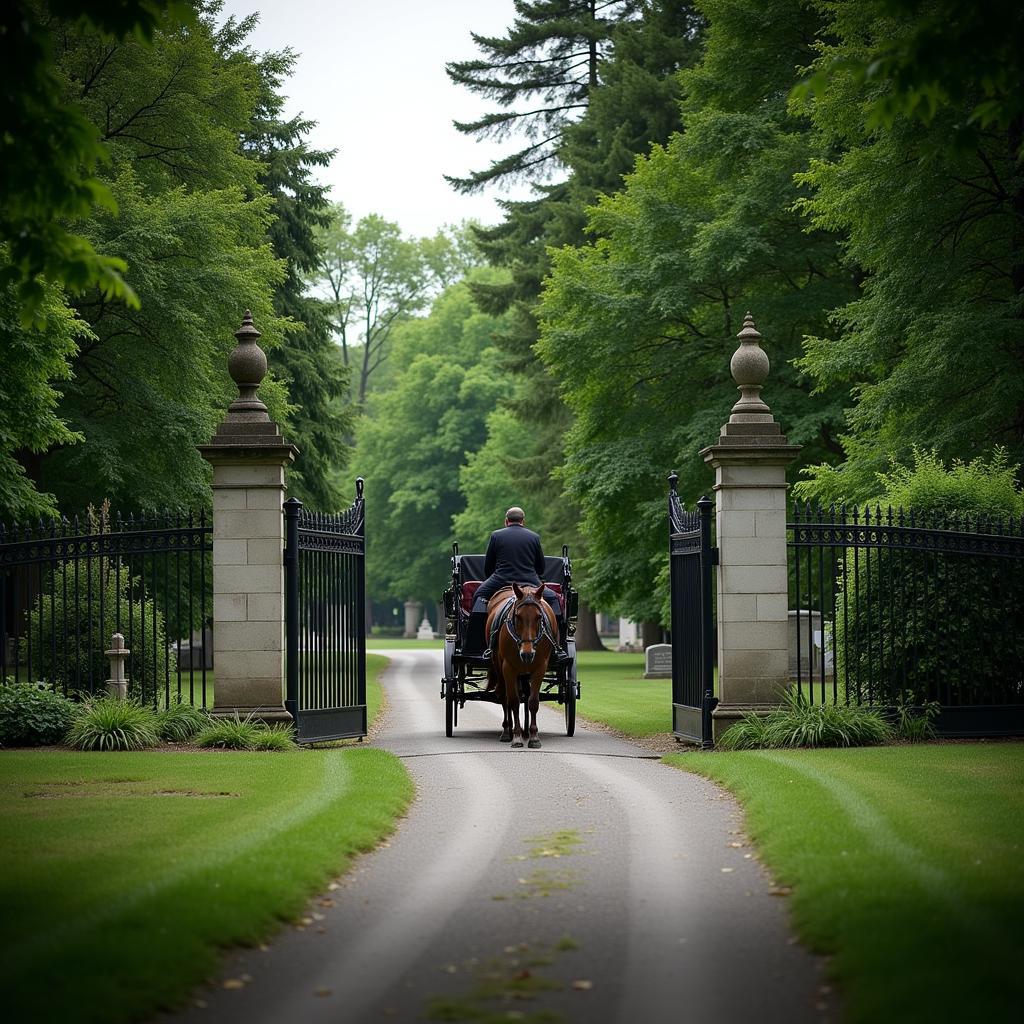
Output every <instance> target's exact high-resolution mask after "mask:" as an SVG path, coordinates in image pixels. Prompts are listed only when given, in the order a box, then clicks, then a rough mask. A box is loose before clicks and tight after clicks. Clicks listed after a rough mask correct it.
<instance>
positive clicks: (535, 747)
mask: <svg viewBox="0 0 1024 1024" xmlns="http://www.w3.org/2000/svg"><path fill="white" fill-rule="evenodd" d="M526 745H527V746H528V747H529V748H530V749H531V750H539V749H540V740H530V742H529V743H527V744H526Z"/></svg>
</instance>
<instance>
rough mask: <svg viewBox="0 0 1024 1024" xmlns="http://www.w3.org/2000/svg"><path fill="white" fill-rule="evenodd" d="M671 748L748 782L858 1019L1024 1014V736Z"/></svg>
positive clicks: (745, 798) (758, 829) (682, 763)
mask: <svg viewBox="0 0 1024 1024" xmlns="http://www.w3.org/2000/svg"><path fill="white" fill-rule="evenodd" d="M665 760H666V761H667V762H668V763H669V764H673V765H676V766H677V767H680V768H684V769H688V770H690V771H695V772H698V773H699V774H701V775H705V776H707V777H708V778H711V779H714V780H716V781H718V782H721V783H722V784H723V785H725V786H726V787H728V788H729V789H730V790H732V791H733V792H734V793H735V794H736V795H737V796H738V797H739V799H740V800H741V802H742V803H743V806H744V808H745V810H746V816H747V826H748V830H749V833H750V835H751V836H752V837H753V838H754V839H755V840H756V841H757V844H758V847H759V849H760V851H761V854H762V857H763V860H764V861H765V862H766V863H767V864H768V866H769V867H770V869H771V871H772V872H773V875H774V877H775V878H776V880H777V882H778V883H779V884H781V885H787V886H792V888H793V892H792V896H791V897H790V906H791V909H792V917H793V921H794V924H795V926H796V928H797V931H798V932H799V934H800V936H801V938H802V939H803V940H804V941H805V942H807V943H808V944H809V945H810V946H811V947H812V948H813V949H815V950H817V951H819V952H822V953H828V954H830V955H831V956H832V958H833V959H832V961H831V971H832V972H833V974H834V977H835V978H836V980H837V981H838V982H839V984H840V988H841V991H842V996H843V1002H844V1003H845V1006H846V1009H847V1016H846V1019H847V1020H848V1021H849V1022H852V1024H857V1022H869V1021H870V1022H873V1024H885V1022H890V1021H892V1022H899V1024H906V1022H914V1021H921V1022H929V1024H934V1022H943V1021H985V1022H995V1021H1011V1020H1019V1019H1020V1017H1019V1014H1020V1007H1021V1005H1022V1002H1024V972H1022V971H1021V963H1022V962H1024V744H1021V743H992V744H982V743H963V744H923V745H917V746H899V747H894V746H890V747H873V748H859V749H852V750H792V751H748V752H736V753H725V752H718V753H714V754H696V753H690V754H683V755H671V756H669V757H667V758H666V759H665Z"/></svg>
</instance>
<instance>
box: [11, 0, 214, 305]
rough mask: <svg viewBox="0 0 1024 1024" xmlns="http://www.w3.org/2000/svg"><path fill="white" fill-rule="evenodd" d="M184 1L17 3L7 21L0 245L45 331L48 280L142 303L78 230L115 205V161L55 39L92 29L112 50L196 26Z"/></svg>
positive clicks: (114, 261) (23, 300) (111, 261)
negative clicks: (104, 176) (74, 90)
mask: <svg viewBox="0 0 1024 1024" xmlns="http://www.w3.org/2000/svg"><path fill="white" fill-rule="evenodd" d="M193 18H194V13H193V10H192V7H191V4H189V3H187V2H183V0H172V2H167V0H163V2H162V0H121V2H119V3H116V4H111V3H101V2H98V0H49V2H48V3H46V4H43V3H37V2H34V0H10V2H9V3H7V4H5V5H4V8H3V13H2V14H0V64H2V66H3V68H4V76H5V83H6V84H5V85H4V87H3V88H2V89H0V244H4V245H5V246H6V250H5V260H4V264H3V266H2V267H0V285H6V284H14V285H16V287H17V296H18V301H19V304H20V317H21V319H22V320H23V321H24V322H26V323H31V322H35V323H37V324H41V323H42V321H43V320H44V319H45V314H46V312H47V311H48V310H51V309H52V303H51V302H50V300H49V299H48V296H47V292H46V284H45V283H44V282H43V281H42V280H40V279H39V278H40V275H43V276H45V278H46V279H48V280H49V281H50V282H52V283H57V284H60V285H62V286H64V287H65V288H67V289H68V290H69V291H72V292H81V291H83V290H84V289H86V288H90V287H94V288H97V289H99V290H100V291H101V292H102V293H103V294H104V296H105V297H106V298H107V299H114V298H120V299H123V300H126V301H128V302H129V303H132V302H133V301H134V296H133V293H132V291H131V289H130V288H129V287H128V286H127V285H126V284H125V281H124V279H123V277H122V274H123V272H124V270H125V266H124V263H123V262H122V261H120V260H119V259H118V258H117V257H116V256H115V255H110V254H103V253H100V252H97V251H96V249H95V248H94V247H93V245H92V244H91V243H90V242H89V240H88V239H86V238H85V237H83V236H82V235H81V234H77V233H75V231H73V230H72V229H70V228H69V227H68V223H67V222H68V221H69V220H74V219H79V218H82V217H87V216H89V214H90V213H91V211H92V210H93V208H94V207H95V206H97V205H99V206H103V207H106V208H107V209H112V208H114V202H115V201H114V197H113V195H112V194H111V193H110V191H109V189H108V188H106V187H105V185H104V183H103V182H102V181H101V180H100V178H99V177H98V175H97V173H96V171H97V168H98V167H99V166H100V165H101V164H102V163H103V162H104V160H105V158H106V153H105V150H104V148H103V146H102V144H101V140H100V137H99V133H98V132H97V130H96V127H95V125H94V123H93V122H91V121H90V120H89V119H88V118H87V117H86V116H84V114H83V112H82V111H81V110H80V109H79V108H78V107H77V106H76V105H74V104H72V103H69V102H68V98H67V96H66V94H65V89H64V87H63V86H64V83H63V82H62V79H61V75H60V74H59V72H58V70H57V68H56V65H55V55H54V51H55V42H56V39H57V38H58V37H59V35H60V34H61V32H62V30H63V29H64V28H65V27H66V26H67V25H69V24H77V25H80V26H84V25H87V26H89V27H90V29H91V30H92V31H93V32H94V33H95V34H97V35H98V36H101V37H102V38H103V40H104V42H105V44H106V45H108V46H115V47H116V45H117V41H118V40H120V39H124V38H126V37H128V36H132V35H134V36H135V37H136V38H137V39H140V40H145V39H150V38H152V36H153V34H154V33H155V32H156V31H157V30H158V29H159V28H162V27H165V26H168V25H170V24H173V23H175V22H176V21H185V22H189V21H191V20H193Z"/></svg>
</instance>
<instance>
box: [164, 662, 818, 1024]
mask: <svg viewBox="0 0 1024 1024" xmlns="http://www.w3.org/2000/svg"><path fill="white" fill-rule="evenodd" d="M384 653H387V654H388V655H389V656H390V657H391V658H392V666H391V668H390V669H389V671H388V672H387V674H386V675H385V678H384V684H385V688H386V690H387V694H388V700H389V703H390V708H389V711H388V713H387V719H386V723H385V727H384V729H383V730H381V732H380V734H379V735H378V736H377V738H376V743H377V744H378V745H380V746H382V747H385V748H386V749H388V750H390V751H392V752H393V753H395V754H396V755H398V756H399V757H401V758H403V759H404V760H405V764H406V765H407V767H408V769H409V771H410V772H411V773H412V775H413V778H414V779H415V782H416V786H417V789H418V796H417V799H416V801H415V803H414V805H413V806H412V808H411V810H410V812H409V815H408V817H407V819H406V820H405V821H403V822H402V823H401V826H400V828H399V831H398V833H397V834H396V835H395V836H394V837H392V839H391V841H390V843H389V844H388V845H387V846H385V847H382V848H381V849H379V850H377V851H376V852H374V853H373V854H371V855H369V856H367V857H364V858H362V859H361V860H360V862H359V863H358V865H357V867H356V868H355V870H354V871H353V872H352V873H351V875H349V876H348V878H347V879H346V880H345V882H344V883H343V885H342V886H341V888H339V889H338V890H336V891H332V892H331V893H330V894H329V896H330V899H331V900H333V903H334V906H333V907H323V906H321V904H320V903H319V902H317V903H315V904H314V906H313V908H312V911H311V913H316V914H317V915H320V916H322V920H320V919H313V920H312V923H311V924H310V925H308V926H306V927H305V928H304V929H303V930H298V929H288V930H286V931H285V932H283V933H282V934H281V935H280V936H279V937H278V938H277V940H275V942H274V943H273V944H272V945H271V946H270V947H269V949H267V950H266V951H244V952H242V953H238V954H233V955H232V956H231V957H230V958H229V960H228V963H227V965H226V968H225V972H224V975H223V978H224V979H227V978H243V977H244V978H245V979H246V980H245V985H244V987H243V988H241V989H224V988H222V987H219V986H220V984H221V982H218V987H216V988H213V989H211V990H210V991H208V992H200V993H197V999H198V1000H200V1001H201V1002H203V1003H205V1004H206V1005H205V1006H204V1007H202V1008H193V1009H191V1010H189V1011H188V1012H187V1013H185V1014H183V1015H181V1016H180V1017H178V1018H177V1019H178V1020H183V1021H189V1022H191V1021H214V1020H216V1021H239V1022H241V1021H245V1022H251V1024H263V1022H266V1024H282V1022H283V1021H290V1020H297V1021H315V1022H324V1024H326V1022H334V1024H340V1022H353V1024H362V1022H364V1021H366V1022H368V1021H408V1022H413V1021H420V1020H430V1019H438V1020H473V1021H499V1020H520V1021H535V1022H537V1024H541V1022H545V1021H549V1022H552V1024H554V1022H555V1021H559V1020H563V1021H567V1022H580V1024H584V1022H586V1024H605V1022H608V1024H612V1022H623V1024H624V1022H642V1024H646V1022H657V1021H672V1022H676V1021H678V1022H686V1024H705V1022H707V1024H716V1022H728V1024H732V1022H746V1021H756V1022H764V1024H770V1022H780V1024H782V1022H787V1024H789V1022H792V1024H797V1022H803V1021H815V1022H819V1024H820V1022H823V1021H826V1020H829V1019H835V1010H834V1008H830V1007H829V998H828V997H827V996H823V995H822V991H821V985H822V974H821V962H820V961H819V960H818V959H816V958H814V957H812V956H811V955H810V954H808V953H807V952H806V951H804V950H803V949H802V948H801V947H800V946H799V945H797V944H796V943H795V941H794V940H793V938H792V936H791V933H790V930H789V928H788V926H787V923H786V920H785V900H784V899H782V898H779V897H778V896H775V895H772V894H771V892H770V890H771V881H770V879H769V878H768V876H767V874H766V872H765V871H764V869H763V868H761V867H760V865H759V864H758V862H757V860H756V859H755V858H754V857H753V856H752V853H751V850H750V848H749V846H747V845H746V843H747V840H746V838H745V837H744V836H743V834H742V831H741V818H740V815H739V811H738V809H737V806H736V804H735V802H734V801H733V800H732V799H731V798H730V797H729V796H727V795H726V794H724V793H723V792H722V791H721V790H719V789H717V788H716V787H714V786H712V785H711V784H710V783H708V782H705V781H704V780H702V779H700V778H698V777H697V776H694V775H690V774H689V773H686V772H680V771H677V770H675V769H672V768H668V767H666V766H665V765H662V764H660V763H659V762H658V760H657V755H652V754H651V752H650V751H647V750H644V749H642V748H640V747H637V746H634V745H632V744H629V743H625V742H623V741H621V740H618V739H616V738H614V737H611V736H608V735H607V734H604V733H601V732H597V731H592V730H588V729H586V728H585V727H581V726H577V730H576V735H575V736H574V737H572V738H571V739H570V738H568V737H566V736H565V735H564V725H563V720H562V716H561V713H560V709H557V705H554V706H553V707H554V708H556V709H557V710H551V709H544V710H543V711H542V717H541V718H540V719H539V720H538V724H539V725H540V731H541V739H542V742H543V748H542V749H541V750H528V749H522V750H511V749H510V748H509V747H508V745H507V744H499V743H498V733H499V732H500V718H501V716H500V712H499V711H498V709H497V708H496V707H494V706H490V705H479V704H476V705H467V707H466V708H465V709H464V710H463V711H462V712H460V719H459V726H458V728H457V729H456V735H455V737H454V738H452V739H446V738H445V735H444V705H443V702H442V701H441V700H440V699H439V697H438V691H439V678H440V675H441V655H440V652H434V651H424V650H417V651H409V650H402V651H390V652H384ZM582 683H583V700H582V701H581V704H580V709H581V710H582V711H585V709H586V679H585V678H584V679H583V680H582ZM695 756H699V755H695ZM488 1014H490V1016H488ZM545 1014H547V1015H545Z"/></svg>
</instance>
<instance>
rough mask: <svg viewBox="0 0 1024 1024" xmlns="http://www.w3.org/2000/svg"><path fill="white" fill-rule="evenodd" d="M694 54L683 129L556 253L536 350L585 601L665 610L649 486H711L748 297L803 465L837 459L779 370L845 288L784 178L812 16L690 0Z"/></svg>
mask: <svg viewBox="0 0 1024 1024" xmlns="http://www.w3.org/2000/svg"><path fill="white" fill-rule="evenodd" d="M701 7H702V10H703V11H704V13H705V14H706V15H707V16H708V19H709V22H710V29H709V31H708V35H707V40H706V49H705V52H704V56H703V59H702V60H701V62H700V64H699V65H697V66H696V67H694V68H693V69H691V70H689V71H684V72H682V73H681V75H680V81H681V86H682V90H683V93H684V95H685V96H686V100H685V102H684V105H683V110H684V130H683V131H682V132H681V133H679V134H677V135H675V136H674V137H673V138H672V139H671V141H670V142H669V143H668V144H667V145H665V146H654V147H653V148H652V150H651V153H650V155H649V156H648V157H646V158H641V159H639V160H638V161H637V166H636V170H635V172H634V173H633V174H632V175H630V176H628V177H627V179H626V185H625V187H624V189H623V190H622V191H621V192H620V193H619V194H617V195H615V196H612V197H608V198H605V199H603V200H601V201H600V202H599V203H598V205H597V206H596V207H594V208H593V209H592V210H591V211H590V222H589V229H590V230H591V232H592V233H593V234H594V235H595V236H597V240H596V241H595V242H593V243H591V244H590V245H586V246H582V247H576V248H571V247H567V248H564V249H562V250H561V251H560V252H558V253H556V255H555V258H554V266H553V270H552V274H551V277H550V279H549V282H548V285H547V288H546V290H545V294H544V296H543V300H542V305H541V319H542V340H541V343H540V345H539V351H540V354H541V355H542V357H543V358H544V360H545V362H546V363H547V364H548V366H550V367H551V369H552V370H553V371H554V373H555V375H556V376H557V378H558V379H559V381H560V382H561V389H562V394H563V396H564V397H565V399H566V401H567V402H568V404H569V405H570V407H571V408H572V410H573V412H574V414H575V421H574V423H573V425H572V428H571V430H570V432H569V435H568V442H567V459H566V463H565V467H564V470H563V476H564V480H565V483H566V486H567V488H568V490H569V493H570V495H571V496H572V497H573V498H575V499H576V501H578V503H579V504H580V506H581V508H582V509H583V528H584V533H585V535H586V537H587V540H588V542H589V549H588V555H587V558H586V562H585V568H586V579H587V583H588V588H589V592H590V593H591V594H592V595H593V598H594V600H595V601H596V602H597V603H599V604H600V606H601V607H606V608H609V609H613V610H617V611H620V612H621V613H623V614H629V615H631V616H633V617H639V618H643V619H650V620H657V619H660V618H662V617H663V608H662V601H661V598H660V596H659V592H658V588H656V587H655V586H654V585H653V581H654V580H655V578H657V577H658V576H659V574H662V573H663V571H664V566H665V563H666V561H667V539H666V515H665V494H666V484H665V479H666V476H667V474H668V471H669V470H670V469H673V468H674V469H677V470H678V471H679V472H680V491H681V493H682V494H683V495H684V496H685V497H686V498H687V499H688V500H689V501H692V500H694V499H696V498H697V497H698V496H699V495H700V494H701V492H703V491H706V490H707V489H708V488H709V487H710V483H711V481H710V477H709V475H708V472H707V470H706V469H705V467H704V466H703V465H702V463H701V461H700V460H699V458H698V457H697V452H698V451H699V449H700V448H702V447H704V446H705V445H707V444H710V443H712V442H713V440H714V438H715V436H716V435H717V433H718V429H719V427H720V425H721V424H722V423H723V422H724V420H725V419H726V418H727V417H728V413H729V408H730V406H731V405H732V403H733V401H734V400H735V392H734V391H733V385H732V382H731V379H730V377H729V372H728V361H729V357H730V355H731V353H732V351H734V349H735V346H736V342H735V334H736V332H737V331H738V330H739V327H740V323H741V320H742V316H743V313H744V311H745V310H746V309H747V308H750V309H752V310H754V311H755V312H756V314H757V316H756V320H757V323H758V326H759V328H760V329H761V331H762V333H763V334H764V335H765V339H766V341H765V346H764V347H765V348H766V350H767V351H768V353H769V356H770V358H771V361H772V366H773V370H772V375H771V377H770V378H769V382H768V386H767V388H766V392H765V396H766V398H767V400H768V402H769V404H770V405H771V407H772V409H773V410H774V412H775V414H776V416H777V417H778V418H779V419H780V420H781V422H782V423H784V424H785V427H786V430H787V432H788V434H789V435H790V438H791V440H793V441H795V442H796V443H799V444H803V445H805V451H804V458H805V460H820V459H821V458H822V456H823V455H826V454H827V453H829V452H833V453H837V451H838V446H837V444H836V440H835V431H836V424H837V422H838V421H839V420H840V418H841V409H842V400H843V395H842V392H841V391H840V392H838V393H834V394H831V395H823V396H817V397H815V398H813V399H812V398H811V396H810V394H809V391H810V384H809V382H808V381H807V380H805V379H804V378H803V377H802V375H801V374H800V373H799V372H798V371H797V370H795V369H794V367H793V366H792V365H791V360H792V359H793V358H795V357H796V356H798V355H799V354H800V351H801V349H800V344H801V339H802V337H803V334H804V332H805V331H806V330H808V329H811V330H813V329H814V327H815V325H823V324H824V323H825V316H826V313H827V311H828V310H829V309H830V308H832V307H833V306H834V305H835V304H837V303H839V302H842V301H844V299H846V298H848V297H849V296H850V295H852V294H853V282H852V275H851V274H850V273H849V272H846V271H844V270H843V269H842V268H841V266H840V264H839V250H838V244H837V240H836V238H835V237H834V236H832V235H829V234H828V233H826V232H824V231H818V232H815V233H813V234H811V235H808V234H807V233H806V232H805V230H804V224H803V223H802V221H801V219H800V217H799V216H798V215H797V214H796V213H795V212H794V211H793V204H794V203H795V202H796V201H797V200H798V199H799V198H800V196H801V192H800V190H799V188H798V186H797V185H795V184H794V181H793V176H794V174H795V173H796V172H799V171H801V170H802V169H803V168H804V167H806V166H807V162H808V160H809V159H810V158H811V157H812V156H814V155H815V154H816V152H817V151H816V149H815V145H816V143H815V139H814V137H813V136H812V133H811V131H810V128H809V125H808V123H807V121H806V119H801V118H799V117H796V116H794V115H792V114H790V113H789V112H788V111H787V109H786V104H785V97H786V94H787V92H788V91H789V89H790V88H791V87H792V85H793V84H794V82H795V68H797V67H798V66H800V65H801V64H805V63H806V62H807V61H808V60H809V59H810V57H811V51H810V48H809V44H808V40H809V39H812V38H813V37H814V31H815V26H816V19H815V17H814V16H813V14H809V13H808V12H807V11H806V10H805V9H804V8H803V5H802V4H800V3H798V2H796V0H779V2H776V3H774V4H772V5H770V8H767V9H766V8H764V5H759V4H754V3H753V2H750V3H733V2H718V0H706V2H705V3H703V4H702V5H701Z"/></svg>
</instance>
